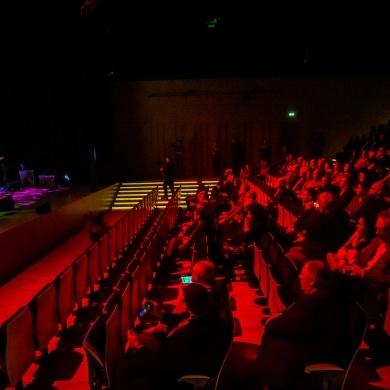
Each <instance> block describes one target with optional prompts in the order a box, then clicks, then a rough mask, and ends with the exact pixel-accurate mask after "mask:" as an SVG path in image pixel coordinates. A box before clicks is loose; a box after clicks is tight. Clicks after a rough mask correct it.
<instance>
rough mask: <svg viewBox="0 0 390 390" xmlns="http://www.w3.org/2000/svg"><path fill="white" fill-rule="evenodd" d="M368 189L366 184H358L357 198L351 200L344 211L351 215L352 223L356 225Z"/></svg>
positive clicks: (356, 188)
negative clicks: (357, 215) (358, 212)
mask: <svg viewBox="0 0 390 390" xmlns="http://www.w3.org/2000/svg"><path fill="white" fill-rule="evenodd" d="M367 190H368V187H367V186H366V185H365V184H364V183H358V184H357V185H356V187H355V196H354V197H353V198H352V199H351V200H350V202H349V203H348V205H347V206H346V207H345V208H344V210H345V211H346V212H347V213H348V214H349V217H350V219H351V220H352V221H354V222H355V223H356V219H355V215H356V213H357V211H358V210H359V208H360V207H361V206H362V205H363V202H364V199H365V198H366V196H367Z"/></svg>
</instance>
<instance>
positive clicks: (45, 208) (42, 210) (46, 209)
mask: <svg viewBox="0 0 390 390" xmlns="http://www.w3.org/2000/svg"><path fill="white" fill-rule="evenodd" d="M35 211H36V212H37V214H48V213H50V211H51V206H50V203H49V202H47V203H43V204H41V205H39V206H37V207H36V208H35Z"/></svg>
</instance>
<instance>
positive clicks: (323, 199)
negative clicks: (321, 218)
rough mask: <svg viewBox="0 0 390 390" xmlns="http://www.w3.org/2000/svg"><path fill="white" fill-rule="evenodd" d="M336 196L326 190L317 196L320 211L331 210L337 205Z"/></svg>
mask: <svg viewBox="0 0 390 390" xmlns="http://www.w3.org/2000/svg"><path fill="white" fill-rule="evenodd" d="M335 201H336V197H335V194H334V193H333V192H332V191H330V190H329V189H325V190H323V191H322V192H320V193H319V194H318V196H317V202H318V205H319V207H320V210H329V209H331V208H332V207H333V206H334V205H335Z"/></svg>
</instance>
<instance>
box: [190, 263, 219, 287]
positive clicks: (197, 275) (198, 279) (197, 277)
mask: <svg viewBox="0 0 390 390" xmlns="http://www.w3.org/2000/svg"><path fill="white" fill-rule="evenodd" d="M214 278H215V265H214V263H213V262H211V261H210V260H199V261H197V262H196V263H195V264H194V266H193V267H192V282H194V283H206V284H208V285H211V284H212V283H213V282H214Z"/></svg>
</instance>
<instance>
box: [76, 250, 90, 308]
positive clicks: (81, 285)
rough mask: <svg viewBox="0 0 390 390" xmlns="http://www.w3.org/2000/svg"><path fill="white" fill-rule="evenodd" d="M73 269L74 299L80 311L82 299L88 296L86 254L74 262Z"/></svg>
mask: <svg viewBox="0 0 390 390" xmlns="http://www.w3.org/2000/svg"><path fill="white" fill-rule="evenodd" d="M73 267H74V270H75V281H74V286H75V299H76V303H77V305H78V307H79V309H81V308H82V303H83V299H84V298H85V297H86V296H87V295H88V291H89V276H88V270H89V267H88V254H87V252H84V253H83V254H82V255H80V257H79V258H77V259H76V260H75V261H74V263H73Z"/></svg>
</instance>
